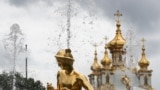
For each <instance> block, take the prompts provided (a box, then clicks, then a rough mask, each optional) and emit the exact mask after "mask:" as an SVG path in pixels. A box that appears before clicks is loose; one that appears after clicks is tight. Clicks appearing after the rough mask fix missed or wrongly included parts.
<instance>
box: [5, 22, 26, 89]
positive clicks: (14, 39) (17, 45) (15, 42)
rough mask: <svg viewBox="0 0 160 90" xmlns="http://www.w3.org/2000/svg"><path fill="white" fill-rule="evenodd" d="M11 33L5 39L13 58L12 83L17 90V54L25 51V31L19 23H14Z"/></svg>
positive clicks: (6, 47)
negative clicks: (23, 31)
mask: <svg viewBox="0 0 160 90" xmlns="http://www.w3.org/2000/svg"><path fill="white" fill-rule="evenodd" d="M10 30H11V31H10V33H9V35H7V36H6V37H5V39H4V40H3V42H4V47H5V49H6V50H7V51H9V53H10V54H11V56H12V58H13V83H12V90H16V86H15V83H16V80H15V73H16V59H17V54H19V53H20V52H22V51H23V42H24V38H23V33H22V32H21V30H20V26H19V25H18V24H13V25H12V26H11V27H10Z"/></svg>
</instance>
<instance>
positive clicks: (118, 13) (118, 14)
mask: <svg viewBox="0 0 160 90" xmlns="http://www.w3.org/2000/svg"><path fill="white" fill-rule="evenodd" d="M114 16H117V21H118V22H119V18H120V16H122V14H121V13H120V12H119V10H117V12H116V13H115V14H114Z"/></svg>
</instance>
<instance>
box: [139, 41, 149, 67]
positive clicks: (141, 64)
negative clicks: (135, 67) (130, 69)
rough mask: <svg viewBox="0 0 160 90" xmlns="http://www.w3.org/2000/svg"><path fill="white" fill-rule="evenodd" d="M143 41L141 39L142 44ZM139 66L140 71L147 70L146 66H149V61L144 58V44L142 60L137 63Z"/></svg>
mask: <svg viewBox="0 0 160 90" xmlns="http://www.w3.org/2000/svg"><path fill="white" fill-rule="evenodd" d="M144 41H145V40H144V39H142V42H144ZM138 64H139V66H140V70H147V68H148V66H149V61H148V60H147V58H146V55H145V47H144V44H143V45H142V58H141V60H140V61H139V63H138Z"/></svg>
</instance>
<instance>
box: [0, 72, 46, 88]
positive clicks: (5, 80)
mask: <svg viewBox="0 0 160 90" xmlns="http://www.w3.org/2000/svg"><path fill="white" fill-rule="evenodd" d="M15 77H16V83H15V86H16V90H45V87H44V86H43V85H42V83H41V82H40V81H39V80H37V81H35V80H34V79H33V78H28V79H26V78H24V77H23V76H22V75H21V74H20V73H18V72H17V73H16V74H15ZM12 82H13V74H12V73H6V72H3V73H2V74H0V89H2V90H12Z"/></svg>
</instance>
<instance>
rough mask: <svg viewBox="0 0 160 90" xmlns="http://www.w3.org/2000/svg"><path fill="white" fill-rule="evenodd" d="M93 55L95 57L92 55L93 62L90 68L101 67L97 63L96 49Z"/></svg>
mask: <svg viewBox="0 0 160 90" xmlns="http://www.w3.org/2000/svg"><path fill="white" fill-rule="evenodd" d="M94 55H95V57H94V62H93V64H92V66H91V70H93V71H95V70H97V69H100V68H101V66H100V65H99V63H98V59H97V51H96V50H95V53H94Z"/></svg>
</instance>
